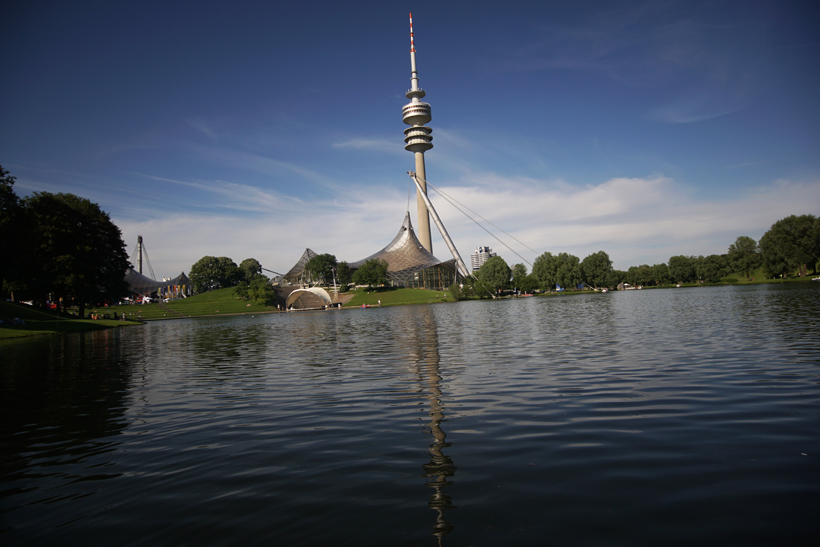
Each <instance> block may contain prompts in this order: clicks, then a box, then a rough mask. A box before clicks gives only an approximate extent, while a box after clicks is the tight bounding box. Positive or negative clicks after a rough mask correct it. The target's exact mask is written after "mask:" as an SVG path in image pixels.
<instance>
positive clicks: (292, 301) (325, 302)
mask: <svg viewBox="0 0 820 547" xmlns="http://www.w3.org/2000/svg"><path fill="white" fill-rule="evenodd" d="M332 305H333V299H332V298H331V297H330V294H328V292H327V291H326V290H324V289H320V288H319V287H312V288H310V289H296V290H295V291H293V292H291V293H290V294H289V295H288V298H287V300H286V301H285V308H286V309H288V310H290V309H294V310H318V309H324V308H326V307H329V306H332Z"/></svg>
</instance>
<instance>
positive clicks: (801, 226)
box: [760, 215, 820, 275]
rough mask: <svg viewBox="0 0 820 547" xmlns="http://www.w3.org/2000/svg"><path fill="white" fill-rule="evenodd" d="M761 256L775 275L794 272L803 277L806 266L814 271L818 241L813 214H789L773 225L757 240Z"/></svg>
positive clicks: (819, 245) (819, 248)
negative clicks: (796, 271)
mask: <svg viewBox="0 0 820 547" xmlns="http://www.w3.org/2000/svg"><path fill="white" fill-rule="evenodd" d="M760 254H761V255H762V257H763V262H764V263H765V265H766V267H767V268H768V269H769V271H771V272H772V273H774V274H776V275H787V274H788V273H790V272H792V271H794V270H798V273H799V274H800V275H805V273H806V265H808V264H811V266H812V270H816V263H817V259H818V257H820V241H818V235H817V228H816V218H815V217H814V215H800V216H797V215H791V216H788V217H786V218H783V219H781V220H778V221H777V222H775V223H774V224H772V227H771V228H770V229H769V231H767V232H766V233H765V234H763V237H762V238H760Z"/></svg>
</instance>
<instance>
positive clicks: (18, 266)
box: [0, 165, 29, 296]
mask: <svg viewBox="0 0 820 547" xmlns="http://www.w3.org/2000/svg"><path fill="white" fill-rule="evenodd" d="M15 180H16V179H15V177H13V176H11V174H9V172H8V171H6V170H5V169H3V166H1V165H0V257H2V259H1V260H0V284H2V285H3V293H4V296H5V294H7V293H8V292H10V291H12V290H13V288H14V286H15V285H16V284H17V283H18V281H19V280H22V279H23V278H24V275H23V272H24V268H23V266H24V265H25V264H26V262H27V261H28V259H27V258H26V255H27V252H26V250H27V248H28V247H29V246H28V245H27V244H26V241H25V238H26V236H27V235H28V234H29V229H28V228H27V227H26V219H25V217H24V215H23V209H22V207H21V206H20V200H19V198H18V197H17V194H15V193H14V181H15Z"/></svg>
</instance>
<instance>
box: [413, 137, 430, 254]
mask: <svg viewBox="0 0 820 547" xmlns="http://www.w3.org/2000/svg"><path fill="white" fill-rule="evenodd" d="M413 155H414V156H415V157H416V174H417V175H418V177H419V179H420V180H419V185H420V186H421V190H417V191H416V208H417V210H418V215H419V221H418V224H417V229H418V232H417V233H418V238H419V242H420V243H421V246H422V247H424V248H425V249H427V250H428V251H429V252H430V253H432V252H433V240H432V237H431V233H430V212H429V211H428V210H427V203H426V202H425V200H424V196H427V172H426V170H425V169H424V152H415V153H414V154H413ZM422 192H423V193H424V196H422V195H421V193H422Z"/></svg>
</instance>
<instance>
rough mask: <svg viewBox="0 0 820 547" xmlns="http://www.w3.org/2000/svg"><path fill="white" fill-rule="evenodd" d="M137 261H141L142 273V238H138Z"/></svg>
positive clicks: (140, 271)
mask: <svg viewBox="0 0 820 547" xmlns="http://www.w3.org/2000/svg"><path fill="white" fill-rule="evenodd" d="M137 260H138V261H139V262H138V263H139V270H138V271H139V273H142V236H137Z"/></svg>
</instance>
